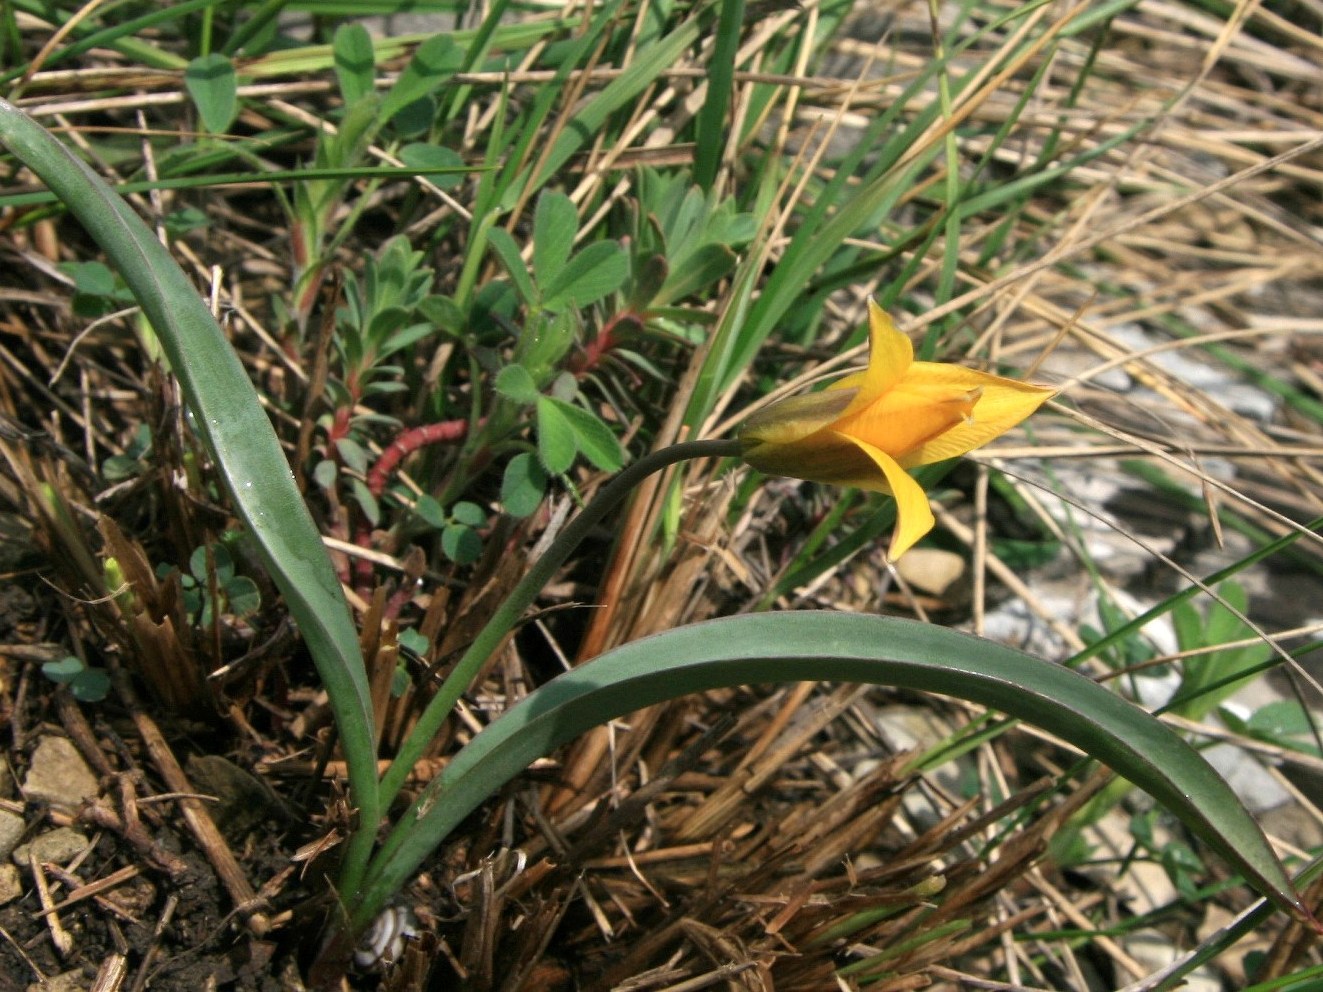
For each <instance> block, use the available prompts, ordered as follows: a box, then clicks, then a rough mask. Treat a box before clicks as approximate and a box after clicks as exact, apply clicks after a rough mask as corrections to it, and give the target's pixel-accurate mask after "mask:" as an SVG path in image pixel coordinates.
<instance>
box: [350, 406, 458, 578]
mask: <svg viewBox="0 0 1323 992" xmlns="http://www.w3.org/2000/svg"><path fill="white" fill-rule="evenodd" d="M468 433H469V422H468V421H467V420H443V421H441V422H440V423H439V424H424V425H423V426H421V427H411V428H410V429H409V430H407V431H404V432H402V433H401V434H400V435H399V436H398V437H397V438H396V439H395V440H394V441H392V442H391V443H390V444H389V445H387V446H386V450H385V451H383V452H382V453H381V454H380V455H379V456H378V457H377V460H376V461H375V462H373V464H372V468H371V469H369V470H368V475H367V487H368V492H370V493H371V494H372V498H373V499H380V498H381V495H382V493H384V492H385V491H386V485H387V483H389V482H390V480H391V477H392V476H394V475H395V470H396V469H398V468H399V467H400V462H402V461H404V459H405V458H407V457H409V455H411V454H413V453H414V452H415V451H417V450H418V449H419V448H422V447H425V446H426V445H429V444H453V443H454V442H455V441H462V440H463V439H464V438H465V437H466V436H468ZM354 543H355V544H356V545H358V546H359V547H360V548H364V549H371V547H372V525H371V524H370V523H368V522H367V520H366V519H363V518H361V517H360V519H359V523H358V528H357V529H356V530H355V532H354ZM354 575H355V579H356V582H355V584H356V585H357V587H358V589H359V590H360V591H366V590H370V589H371V587H372V562H370V561H368V559H366V558H356V559H355V560H354Z"/></svg>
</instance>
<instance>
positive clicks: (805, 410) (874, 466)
mask: <svg viewBox="0 0 1323 992" xmlns="http://www.w3.org/2000/svg"><path fill="white" fill-rule="evenodd" d="M868 322H869V338H870V344H871V353H870V355H869V359H868V368H866V369H865V370H864V371H862V372H856V373H854V374H853V375H847V376H846V377H845V378H843V379H840V380H838V381H837V382H834V383H832V384H831V385H830V386H828V387H827V388H826V389H825V390H823V391H822V392H819V393H810V394H808V395H806V396H792V397H791V398H789V399H786V400H782V401H781V402H779V403H774V404H772V405H771V406H770V407H768V408H767V409H766V410H763V411H761V412H759V413H756V414H754V415H753V416H752V417H750V418H749V419H748V420H747V421H745V423H744V426H743V427H742V428H741V429H740V442H741V443H742V444H743V446H744V460H745V461H747V462H748V463H749V464H750V465H752V466H753V467H754V468H756V469H758V470H759V471H762V472H767V473H768V474H770V475H788V476H793V477H795V478H799V479H808V480H809V481H811V482H830V483H834V484H835V485H840V486H858V487H859V488H861V489H872V490H875V491H877V492H883V493H890V494H891V495H892V496H894V497H895V499H896V527H895V530H894V531H893V532H892V535H891V550H890V552H889V557H890V558H891V559H892V560H893V561H894V560H895V559H897V558H899V557H900V556H901V555H903V554H904V553H905V552H906V551H908V550H909V549H910V548H912V547H913V546H914V544H915V542H916V541H918V540H919V539H920V538H921V537H923V535H925V534H927V533H928V531H930V530H932V528H933V523H934V521H933V514H932V510H931V509H930V508H929V506H928V497H927V495H926V494H925V493H924V491H923V488H922V487H921V486H920V485H919V484H918V483H917V482H915V481H914V480H913V479H912V478H910V476H909V474H908V472H907V471H906V470H907V469H911V468H917V467H918V466H920V465H930V464H932V463H933V462H940V461H945V460H946V459H948V458H955V457H956V456H957V455H963V454H966V453H967V452H969V451H972V450H973V449H974V448H977V447H978V446H979V445H982V444H986V443H987V442H988V441H991V440H992V439H993V438H995V437H998V436H1000V435H1002V434H1005V433H1006V432H1007V431H1008V430H1010V429H1011V428H1012V427H1014V426H1015V425H1016V424H1018V423H1019V422H1020V421H1022V420H1024V419H1025V417H1027V416H1029V414H1031V413H1033V412H1034V411H1035V410H1037V409H1038V407H1039V406H1041V405H1042V403H1043V402H1044V401H1045V400H1047V399H1048V397H1050V396H1052V395H1053V393H1054V392H1055V390H1052V389H1048V388H1046V387H1044V386H1035V385H1031V384H1030V383H1025V382H1016V381H1015V380H1014V379H1003V378H1002V377H1001V376H996V375H988V374H987V373H986V372H976V371H974V370H973V369H967V368H963V367H961V366H959V365H946V364H942V363H939V362H916V361H915V360H914V346H913V345H912V344H910V339H909V338H908V337H906V336H905V335H904V334H902V333H901V332H900V331H898V330H896V326H895V325H894V324H893V323H892V322H891V318H890V317H888V316H887V315H886V314H885V313H884V312H883V311H882V308H881V307H879V306H878V305H877V304H876V303H874V302H873V301H872V300H870V301H869V303H868Z"/></svg>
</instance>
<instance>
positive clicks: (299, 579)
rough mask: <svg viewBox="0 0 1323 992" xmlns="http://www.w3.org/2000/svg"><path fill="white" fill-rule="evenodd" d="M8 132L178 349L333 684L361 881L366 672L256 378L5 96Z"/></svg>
mask: <svg viewBox="0 0 1323 992" xmlns="http://www.w3.org/2000/svg"><path fill="white" fill-rule="evenodd" d="M0 144H3V145H4V147H5V148H6V149H7V150H8V151H9V152H11V153H12V154H13V155H15V156H16V157H17V158H19V159H20V160H21V161H22V162H23V163H24V164H25V165H27V166H28V167H29V168H30V169H32V171H33V172H35V173H36V174H37V175H38V176H40V177H41V179H42V180H43V181H44V182H45V183H46V184H47V185H48V186H50V188H51V189H52V190H53V191H54V192H55V194H56V195H57V196H58V197H59V198H60V199H61V200H63V201H64V203H65V204H67V205H68V207H69V209H70V211H71V212H72V213H73V214H74V216H76V217H77V218H78V220H79V221H81V222H82V224H83V226H84V227H85V228H86V229H87V231H88V233H89V234H91V235H92V237H93V238H94V239H95V240H96V241H97V243H98V244H100V245H101V247H102V248H103V249H104V250H105V252H106V254H107V255H108V256H109V258H110V260H111V262H112V263H114V265H115V266H116V267H118V269H119V270H120V273H121V274H122V275H123V277H124V280H125V282H127V283H128V285H129V288H130V289H131V290H132V291H133V295H134V296H135V297H136V298H137V301H138V304H139V305H140V306H141V307H142V310H143V313H145V314H146V315H147V318H148V320H149V321H151V324H152V327H153V328H154V330H155V331H156V334H157V336H158V338H159V339H160V341H161V345H162V347H163V348H164V350H165V353H166V355H167V356H168V357H169V359H170V364H171V366H172V368H173V371H174V373H175V375H176V376H177V377H178V379H179V384H180V387H181V389H182V390H183V392H184V396H185V398H186V400H187V402H188V405H189V408H190V409H191V411H192V412H193V414H194V425H195V429H196V430H197V432H198V434H199V435H200V436H201V437H202V439H203V440H204V442H205V443H206V445H207V447H208V449H209V450H210V451H211V454H212V457H213V459H214V461H215V465H216V470H217V472H218V474H219V475H220V477H221V478H222V479H224V481H225V485H226V488H227V489H228V490H229V492H230V495H231V497H232V498H233V501H234V508H235V510H236V512H237V513H238V514H239V516H240V517H241V518H242V519H243V521H244V523H245V524H246V525H247V527H248V532H249V533H250V534H251V535H252V537H253V539H254V542H255V544H256V545H257V547H258V549H259V552H260V554H261V557H262V560H263V562H264V564H265V565H266V567H267V568H268V570H269V571H270V573H271V577H272V579H273V581H274V582H275V584H276V586H277V588H279V589H280V591H281V593H282V594H283V595H284V597H285V601H286V604H287V605H288V607H289V611H290V614H291V615H292V616H293V617H294V620H295V621H296V622H297V624H298V626H299V630H300V632H301V633H302V634H303V639H304V641H305V642H306V643H307V645H308V650H309V652H310V653H311V654H312V657H313V661H314V662H315V663H316V665H317V670H318V673H319V674H320V675H321V678H322V681H323V682H325V684H326V689H327V692H328V693H329V694H330V699H331V707H332V709H333V711H334V713H335V719H336V725H337V727H338V729H339V732H340V739H341V742H342V746H343V747H344V751H345V758H346V759H347V761H348V764H349V775H350V788H351V790H352V793H353V801H354V802H355V804H356V805H357V806H358V809H359V815H360V817H361V822H362V823H363V824H364V829H362V830H360V831H358V832H357V834H356V836H355V837H354V838H353V839H352V840H351V842H350V845H349V852H348V853H347V855H346V859H345V863H346V876H345V879H344V881H345V885H346V887H347V888H352V887H353V885H354V884H355V883H356V881H357V879H356V878H355V877H354V876H355V873H356V871H357V870H358V868H359V867H361V865H363V864H364V863H365V862H366V857H367V854H368V852H369V851H370V850H371V845H372V842H373V834H374V829H375V827H376V824H377V821H378V819H379V801H378V788H377V776H376V753H375V749H374V747H373V743H372V741H373V734H372V704H371V699H370V696H369V692H368V684H367V676H366V673H365V671H364V666H363V659H362V656H361V654H360V651H359V647H358V633H357V631H356V629H355V627H354V623H353V619H352V618H351V617H350V615H349V610H348V606H347V605H346V603H345V599H344V594H343V593H342V592H341V589H340V584H339V582H338V580H337V579H336V577H335V572H334V570H333V568H332V567H331V561H330V558H329V557H328V556H327V554H326V549H325V548H324V547H323V545H322V542H321V535H320V534H318V532H317V528H316V526H315V524H314V523H313V520H312V517H311V515H310V514H309V513H308V510H307V507H306V506H305V505H304V503H303V498H302V496H301V495H300V493H299V491H298V488H297V487H296V486H295V485H294V477H293V475H292V474H291V472H290V469H289V463H288V461H286V459H285V454H284V451H283V450H282V449H281V447H280V441H279V439H278V438H277V437H276V433H275V431H274V429H273V428H272V426H271V423H270V421H269V420H268V419H267V416H266V413H265V412H264V411H263V410H262V406H261V403H260V402H259V400H258V396H257V390H256V389H254V388H253V384H252V382H251V381H249V379H248V375H247V373H246V372H245V371H244V368H243V365H242V364H241V363H240V362H239V359H238V357H237V356H236V355H235V353H234V350H233V348H231V347H230V344H229V342H228V341H227V340H226V338H225V335H224V334H223V333H222V331H221V329H220V327H218V326H217V324H216V321H215V320H214V319H213V318H212V316H211V312H210V311H209V310H208V309H207V306H206V304H205V303H204V302H203V301H202V299H201V297H199V296H198V293H197V291H196V290H195V289H194V288H193V286H192V284H191V283H190V282H189V280H188V277H187V276H185V275H184V273H183V271H182V270H181V269H180V268H179V266H178V265H176V264H175V262H174V260H173V259H172V258H171V257H170V254H169V252H167V251H166V250H165V248H164V247H163V246H162V245H161V243H160V242H159V241H157V240H156V237H155V235H153V234H152V232H151V231H150V230H149V229H148V228H147V226H146V225H145V224H144V223H143V222H142V221H141V220H139V219H138V217H137V215H135V214H134V213H133V211H132V210H130V209H129V207H128V205H127V204H126V203H125V202H124V201H123V200H121V199H120V198H119V197H118V196H116V195H115V194H114V193H113V192H111V190H110V188H109V187H108V186H107V185H106V184H105V183H104V182H103V181H102V180H101V178H100V177H99V176H97V175H96V174H95V173H94V172H92V171H91V170H90V169H88V168H87V167H86V166H85V165H84V164H83V163H82V162H81V161H80V160H79V159H78V158H76V157H75V156H74V155H72V154H71V153H70V152H69V151H68V150H67V149H66V148H65V147H64V146H63V145H62V144H60V142H58V141H56V140H55V138H54V137H52V136H51V135H50V134H48V133H47V132H46V131H45V130H44V129H43V128H42V127H41V126H40V125H38V124H36V123H35V122H34V121H32V120H31V119H30V118H28V117H27V116H26V115H25V114H23V113H22V112H21V111H19V110H17V109H16V108H15V107H13V106H11V105H10V104H8V103H6V102H4V101H3V100H0Z"/></svg>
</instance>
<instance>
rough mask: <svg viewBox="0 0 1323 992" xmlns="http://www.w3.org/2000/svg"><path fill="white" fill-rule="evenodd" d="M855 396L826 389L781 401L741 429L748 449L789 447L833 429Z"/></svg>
mask: <svg viewBox="0 0 1323 992" xmlns="http://www.w3.org/2000/svg"><path fill="white" fill-rule="evenodd" d="M853 398H854V397H853V394H851V393H842V392H837V391H836V390H825V389H824V390H822V391H821V392H817V393H806V394H805V395H803V396H789V397H787V398H785V399H783V400H778V401H777V402H776V403H773V404H772V405H771V406H769V407H767V409H765V410H759V411H758V412H757V413H755V414H753V415H752V416H750V417H749V419H748V420H746V421H745V422H744V423H743V424H742V425H741V426H740V440H741V441H742V442H743V443H744V445H745V447H746V449H754V448H761V449H764V450H770V449H775V448H779V447H787V446H789V445H793V444H796V443H797V442H799V441H802V440H804V439H805V438H807V437H809V436H810V435H812V434H814V433H815V432H817V431H820V430H822V429H823V428H824V427H830V426H831V425H832V424H833V423H835V422H836V421H837V420H838V419H840V416H841V413H842V412H843V411H844V410H845V409H846V407H848V406H849V405H850V403H851V402H852V401H853Z"/></svg>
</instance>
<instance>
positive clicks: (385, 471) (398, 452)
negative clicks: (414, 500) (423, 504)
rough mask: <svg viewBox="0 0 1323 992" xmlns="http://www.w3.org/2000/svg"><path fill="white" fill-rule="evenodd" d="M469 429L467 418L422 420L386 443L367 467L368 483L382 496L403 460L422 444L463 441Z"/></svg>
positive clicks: (372, 491)
mask: <svg viewBox="0 0 1323 992" xmlns="http://www.w3.org/2000/svg"><path fill="white" fill-rule="evenodd" d="M468 433H469V422H468V421H467V420H443V421H441V422H440V423H439V424H423V426H421V427H411V428H410V429H409V430H407V431H404V432H403V433H402V434H400V436H399V437H397V438H396V439H395V440H394V441H392V442H391V443H390V444H389V445H387V446H386V450H385V451H383V452H382V453H381V455H380V456H379V457H378V458H377V460H376V461H375V462H374V463H373V465H372V468H371V469H370V470H369V471H368V475H367V487H368V492H370V493H372V495H373V497H375V498H380V497H381V494H382V493H384V492H385V491H386V484H387V483H388V482H390V480H391V476H393V475H394V474H395V470H396V469H397V468H399V466H400V462H402V461H403V460H404V459H405V458H407V457H409V455H411V454H413V453H414V452H415V451H417V450H418V449H419V448H422V447H426V446H427V445H429V444H453V443H454V442H455V441H462V440H463V439H464V438H465V437H466V436H468Z"/></svg>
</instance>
